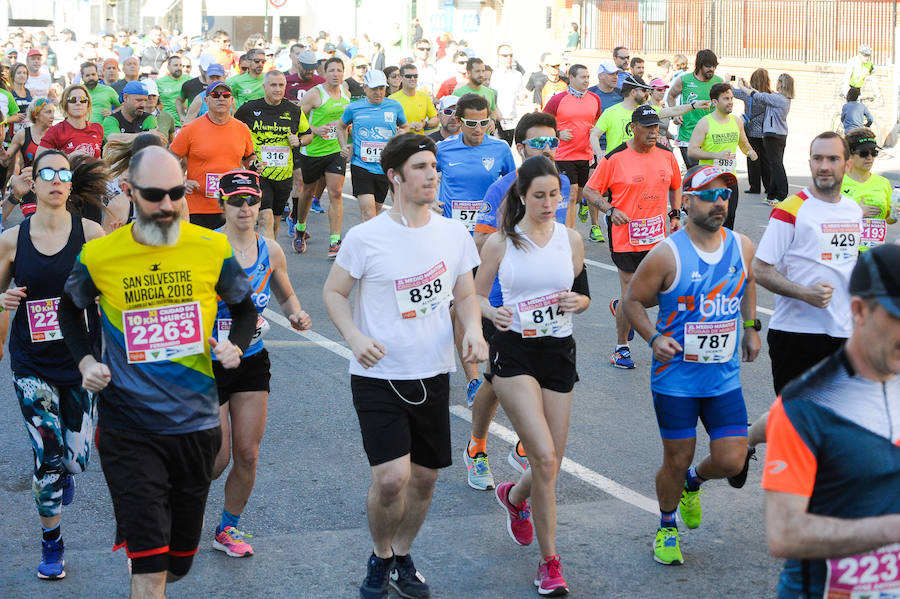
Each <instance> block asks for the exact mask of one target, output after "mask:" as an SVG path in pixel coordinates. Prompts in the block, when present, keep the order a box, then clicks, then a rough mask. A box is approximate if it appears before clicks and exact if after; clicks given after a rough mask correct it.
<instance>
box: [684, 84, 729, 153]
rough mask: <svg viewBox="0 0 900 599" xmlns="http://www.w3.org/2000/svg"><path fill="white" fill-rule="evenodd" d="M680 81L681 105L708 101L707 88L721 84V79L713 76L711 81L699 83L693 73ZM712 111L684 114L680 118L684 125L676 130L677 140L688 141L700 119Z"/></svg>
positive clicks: (694, 111) (693, 111) (696, 111)
mask: <svg viewBox="0 0 900 599" xmlns="http://www.w3.org/2000/svg"><path fill="white" fill-rule="evenodd" d="M680 79H681V103H682V104H690V103H691V102H693V101H695V100H709V88H711V87H712V86H713V85H715V84H716V83H722V78H721V77H719V76H717V75H713V76H712V79H710V80H709V81H700V80H699V79H697V78H696V77H694V74H693V73H685V74H684V75H682V76H681V77H680ZM712 111H713V109H712V108H710V109H709V110H699V109H698V110H692V111H690V112H688V113H685V115H684V116H683V117H681V118H682V119H684V123H683V124H682V125H681V128H680V129H678V140H679V141H690V140H691V134H692V133H693V132H694V127H695V126H696V125H697V123H699V122H700V119H702V118H703V117H705V116H706V115H708V114H710V113H711V112H712Z"/></svg>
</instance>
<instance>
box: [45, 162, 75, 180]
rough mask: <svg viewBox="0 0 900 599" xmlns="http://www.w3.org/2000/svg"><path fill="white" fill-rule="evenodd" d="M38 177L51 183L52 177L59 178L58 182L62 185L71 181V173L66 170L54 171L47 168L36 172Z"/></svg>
mask: <svg viewBox="0 0 900 599" xmlns="http://www.w3.org/2000/svg"><path fill="white" fill-rule="evenodd" d="M38 176H40V178H41V179H43V180H44V181H53V177H56V176H59V180H60V181H62V182H63V183H70V182H71V181H72V171H71V169H67V168H60V169H55V168H50V167H49V166H47V167H44V168H42V169H41V170H39V171H38Z"/></svg>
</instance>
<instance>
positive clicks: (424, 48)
mask: <svg viewBox="0 0 900 599" xmlns="http://www.w3.org/2000/svg"><path fill="white" fill-rule="evenodd" d="M416 50H421V51H422V52H431V48H430V47H427V46H420V47H418V48H416Z"/></svg>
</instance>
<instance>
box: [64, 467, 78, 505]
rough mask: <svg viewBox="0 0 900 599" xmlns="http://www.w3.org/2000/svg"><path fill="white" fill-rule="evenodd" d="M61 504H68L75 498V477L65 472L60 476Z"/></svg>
mask: <svg viewBox="0 0 900 599" xmlns="http://www.w3.org/2000/svg"><path fill="white" fill-rule="evenodd" d="M62 492H63V496H62V504H63V505H69V504H70V503H72V501H74V500H75V477H74V476H73V475H72V474H71V473H70V472H67V473H65V474H63V477H62Z"/></svg>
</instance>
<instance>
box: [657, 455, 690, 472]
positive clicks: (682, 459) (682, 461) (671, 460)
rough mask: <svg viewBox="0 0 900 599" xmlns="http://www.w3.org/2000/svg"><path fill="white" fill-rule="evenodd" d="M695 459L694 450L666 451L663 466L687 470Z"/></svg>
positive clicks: (669, 468) (670, 468)
mask: <svg viewBox="0 0 900 599" xmlns="http://www.w3.org/2000/svg"><path fill="white" fill-rule="evenodd" d="M693 459H694V452H686V451H672V452H666V453H665V454H664V455H663V468H665V469H668V470H683V471H685V472H687V469H688V468H690V467H691V462H692V461H693Z"/></svg>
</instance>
